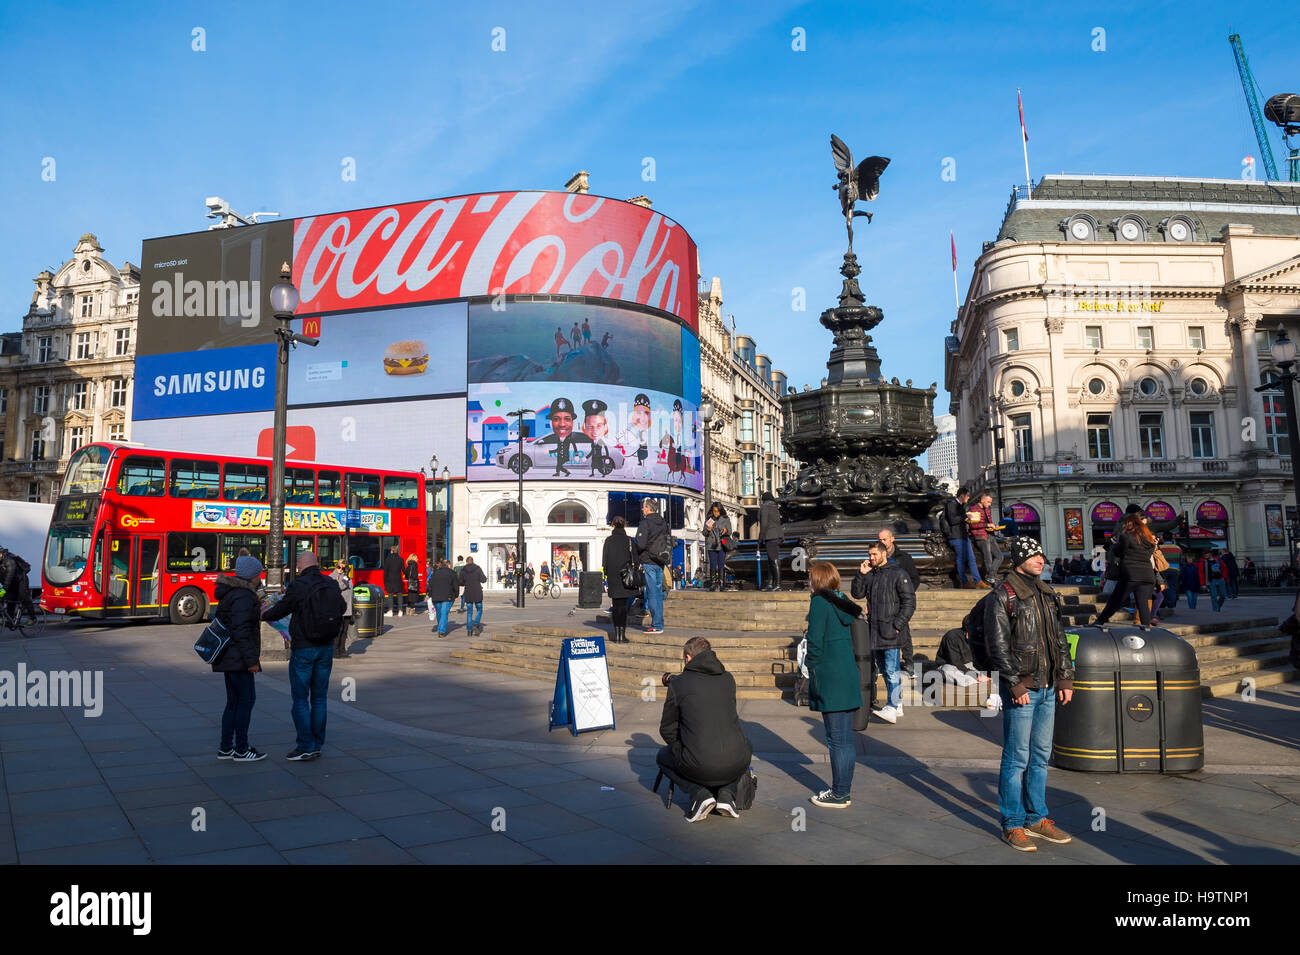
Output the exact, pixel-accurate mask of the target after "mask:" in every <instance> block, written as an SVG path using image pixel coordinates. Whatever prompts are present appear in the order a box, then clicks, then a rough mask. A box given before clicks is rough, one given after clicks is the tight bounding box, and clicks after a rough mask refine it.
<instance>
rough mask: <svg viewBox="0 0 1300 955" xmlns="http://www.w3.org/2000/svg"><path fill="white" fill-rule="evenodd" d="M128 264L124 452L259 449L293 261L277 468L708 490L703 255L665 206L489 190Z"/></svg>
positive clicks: (172, 248)
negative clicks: (324, 458) (132, 381)
mask: <svg viewBox="0 0 1300 955" xmlns="http://www.w3.org/2000/svg"><path fill="white" fill-rule="evenodd" d="M142 260H143V262H144V263H145V265H144V269H143V272H144V275H143V281H142V286H143V287H142V299H143V301H142V302H141V308H140V321H139V330H138V340H139V349H138V357H137V365H136V369H137V384H136V388H135V407H134V409H133V415H134V418H135V421H136V424H135V436H136V438H137V440H141V441H146V442H152V443H164V444H171V445H177V446H191V445H194V443H195V441H201V442H202V446H203V448H204V449H205V450H210V451H214V452H217V453H228V454H255V453H260V452H261V449H262V447H263V446H264V445H265V444H266V443H267V442H266V441H265V440H264V438H265V431H266V427H265V425H264V420H265V419H267V418H269V417H270V412H271V411H272V409H273V407H274V390H275V345H274V331H273V326H274V323H275V319H274V318H273V316H272V314H271V308H270V299H269V293H270V287H271V285H273V284H274V283H275V282H276V281H279V272H280V264H281V263H283V262H290V263H291V268H292V274H293V280H294V283H295V285H297V287H298V289H299V293H300V303H299V306H298V309H297V311H296V313H295V317H294V321H293V323H292V324H293V328H294V330H295V331H299V332H301V333H303V334H305V335H308V336H312V337H315V338H318V339H319V341H320V344H319V345H318V346H316V347H315V348H310V347H298V348H296V349H295V350H294V352H293V354H292V357H291V359H290V363H289V382H288V386H289V387H288V394H289V430H290V432H291V434H292V435H293V441H291V442H290V443H291V445H293V446H294V447H292V448H291V450H290V457H291V458H292V457H297V458H305V457H310V456H311V455H312V453H319V452H320V451H321V449H323V448H329V447H333V448H335V451H334V452H331V455H330V459H331V460H337V461H338V462H339V463H344V464H346V463H348V462H349V461H351V460H353V459H356V460H357V462H358V463H361V462H362V461H364V462H366V463H368V464H371V465H373V466H377V467H390V468H403V469H415V468H418V467H419V466H421V465H423V464H425V463H426V462H427V461H428V459H429V456H430V454H432V453H436V454H438V456H439V459H440V460H441V461H446V462H448V463H449V466H450V468H451V471H452V474H453V475H454V476H456V477H461V476H468V477H469V478H470V479H471V480H499V479H503V478H513V477H514V476H515V475H516V473H517V469H518V468H520V467H523V469H524V472H525V474H526V476H527V477H528V478H529V479H530V480H532V479H558V480H606V481H644V482H651V483H658V484H664V483H668V484H678V485H680V486H682V487H690V488H695V489H700V488H701V487H702V481H701V478H700V474H699V471H700V463H701V462H700V456H699V451H698V449H697V447H696V443H697V440H696V439H697V431H696V427H697V408H698V405H699V400H700V374H699V355H700V351H699V340H698V337H697V307H696V287H697V282H698V276H697V267H696V251H695V245H694V243H693V242H692V241H691V239H690V237H689V236H688V235H687V234H686V232H685V230H684V229H682V227H681V226H680V225H678V224H677V223H675V222H674V221H672V220H671V219H668V218H666V217H664V216H663V215H662V214H660V213H656V212H652V211H651V210H649V209H646V208H644V207H642V206H638V205H633V204H631V203H626V202H620V201H617V200H614V199H607V198H602V197H599V196H589V195H571V194H568V193H556V192H502V193H486V194H482V195H473V196H457V197H452V198H447V199H434V200H427V201H422V202H412V203H403V204H397V205H392V206H384V207H375V208H371V209H362V210H356V211H352V212H340V213H330V214H327V215H320V216H312V217H309V218H303V219H295V220H291V221H283V222H275V223H266V224H263V225H258V226H245V227H239V228H235V229H220V230H212V231H208V232H202V233H193V234H189V235H180V236H170V237H166V238H159V239H149V240H146V241H145V243H144V249H143V251H142ZM557 402H558V403H557ZM503 403H504V404H508V405H510V408H508V409H507V410H516V409H522V410H524V411H525V412H526V414H525V422H526V424H527V425H528V436H527V437H526V438H525V447H524V451H523V453H522V455H521V454H520V453H519V449H518V447H517V444H518V441H517V438H518V432H517V429H515V430H512V429H511V428H509V427H506V428H505V429H504V430H503V428H502V421H501V420H498V419H504V415H503V414H499V413H498V412H499V411H500V408H501V406H502V404H503ZM566 406H568V411H566V410H565V407H566ZM569 412H571V415H570V414H569ZM569 417H572V419H573V420H572V421H570V420H569ZM505 420H508V421H514V420H516V419H505ZM453 433H454V434H457V435H458V436H459V437H458V438H457V439H456V440H455V441H454V442H453V441H452V440H451V439H450V435H451V434H453ZM507 438H512V439H514V440H515V443H516V453H515V454H514V455H513V456H509V455H507V456H506V457H501V455H500V451H501V448H502V446H503V445H504V444H505V443H506V439H507ZM460 440H464V441H465V448H466V452H465V454H466V457H465V460H464V462H461V461H460V460H459V454H458V453H456V452H454V451H453V449H452V447H449V446H448V445H449V444H453V443H459V441H460ZM350 452H353V453H350ZM557 459H559V460H557Z"/></svg>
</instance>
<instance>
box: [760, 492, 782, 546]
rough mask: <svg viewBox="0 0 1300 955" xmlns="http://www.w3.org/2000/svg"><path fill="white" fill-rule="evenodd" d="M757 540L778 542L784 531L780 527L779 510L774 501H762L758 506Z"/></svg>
mask: <svg viewBox="0 0 1300 955" xmlns="http://www.w3.org/2000/svg"><path fill="white" fill-rule="evenodd" d="M758 526H759V534H758V539H759V540H764V541H770V540H780V539H781V538H782V537H783V536H784V534H785V531H784V530H783V529H782V527H781V509H780V508H779V507H777V505H776V501H764V502H763V503H762V504H760V505H759V506H758Z"/></svg>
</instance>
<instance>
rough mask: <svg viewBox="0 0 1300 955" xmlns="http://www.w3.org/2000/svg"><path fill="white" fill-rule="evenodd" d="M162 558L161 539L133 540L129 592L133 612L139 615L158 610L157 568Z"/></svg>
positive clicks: (139, 538) (141, 538)
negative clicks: (133, 552)
mask: <svg viewBox="0 0 1300 955" xmlns="http://www.w3.org/2000/svg"><path fill="white" fill-rule="evenodd" d="M161 556H162V537H137V538H136V539H135V561H134V564H133V566H134V568H135V571H134V575H133V578H132V584H133V586H132V588H131V592H132V593H133V594H134V595H135V599H134V601H133V602H132V608H131V609H133V610H136V611H138V612H141V613H145V612H148V611H157V610H158V593H159V591H158V583H159V578H158V566H159V559H160V558H161Z"/></svg>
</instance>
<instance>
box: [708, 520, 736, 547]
mask: <svg viewBox="0 0 1300 955" xmlns="http://www.w3.org/2000/svg"><path fill="white" fill-rule="evenodd" d="M705 522H706V523H707V522H708V518H706V519H705ZM730 536H731V521H729V520H727V515H726V514H723V515H722V516H721V517H717V518H714V519H713V526H712V527H710V528H709V530H708V533H706V534H705V535H704V549H705V550H722V549H723V547H722V538H723V537H730Z"/></svg>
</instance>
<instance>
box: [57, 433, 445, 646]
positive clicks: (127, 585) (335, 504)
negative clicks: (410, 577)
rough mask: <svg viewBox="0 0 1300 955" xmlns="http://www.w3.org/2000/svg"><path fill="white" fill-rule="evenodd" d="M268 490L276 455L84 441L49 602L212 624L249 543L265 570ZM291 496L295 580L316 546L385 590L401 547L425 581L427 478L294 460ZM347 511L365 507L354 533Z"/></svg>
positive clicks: (71, 467) (91, 613) (70, 477)
mask: <svg viewBox="0 0 1300 955" xmlns="http://www.w3.org/2000/svg"><path fill="white" fill-rule="evenodd" d="M270 484H271V461H270V459H268V458H231V457H221V456H217V455H209V454H200V453H196V452H191V451H164V450H160V449H156V448H143V447H138V446H135V445H131V444H118V443H96V444H88V445H86V446H85V447H83V448H81V449H79V450H78V451H77V452H76V453H75V454H73V455H72V458H71V459H70V460H69V462H68V471H67V474H66V475H65V476H64V479H63V486H62V488H61V489H60V491H59V498H58V501H57V502H56V503H55V505H54V518H53V520H52V521H51V523H50V533H49V536H48V538H47V539H46V544H45V557H44V560H43V561H42V568H41V578H42V588H41V606H43V607H44V608H45V609H46V610H47V611H49V612H51V613H56V614H64V615H71V616H82V617H90V618H99V619H103V618H114V619H116V618H122V619H126V618H149V617H168V618H170V620H171V622H172V623H197V622H198V621H200V620H203V619H204V618H205V617H206V616H207V615H208V611H209V608H210V607H212V606H215V600H214V598H213V588H214V587H215V586H216V580H217V576H218V575H219V574H222V573H233V568H234V566H235V558H236V556H238V554H239V550H240V548H242V547H246V548H248V551H249V553H251V554H252V555H253V556H255V557H256V558H257V559H258V560H260V561H262V563H263V564H265V563H266V538H267V534H268V531H269V528H270V518H271V505H270V495H269V493H268V489H269V488H270ZM284 490H285V515H284V523H285V543H284V559H285V572H286V574H287V575H292V573H293V571H294V568H295V566H296V555H297V554H298V552H300V551H303V550H308V549H310V550H314V551H315V552H316V556H317V559H318V560H319V561H320V564H321V567H322V568H326V569H328V568H332V567H333V566H334V565H335V564H336V563H337V562H338V561H340V560H343V559H345V555H346V559H347V560H348V562H349V563H351V565H352V566H353V568H354V577H353V579H354V582H365V583H371V584H376V585H379V586H380V588H381V589H382V584H383V570H382V567H383V561H384V557H385V556H386V555H387V554H388V551H389V548H390V547H391V546H392V545H394V544H396V545H397V546H398V547H399V549H400V553H401V555H402V560H403V563H405V561H406V559H407V558H408V557H409V556H410V555H411V554H414V555H415V557H416V560H417V561H418V562H419V567H420V578H419V579H420V580H424V579H425V573H426V570H427V566H426V564H427V560H426V550H427V546H428V545H427V539H426V526H427V519H426V515H425V510H424V506H425V503H424V502H425V497H424V475H422V474H420V473H418V472H416V473H412V472H408V471H383V470H379V469H375V468H346V467H339V466H334V465H328V464H307V463H301V462H297V461H294V462H289V463H288V464H287V465H286V466H285V472H284ZM345 504H350V505H352V506H353V507H354V508H355V509H356V511H357V512H359V514H356V515H355V516H359V521H354V522H353V523H354V524H355V525H356V526H354V527H351V528H349V527H348V524H349V522H348V520H347V507H345Z"/></svg>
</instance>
